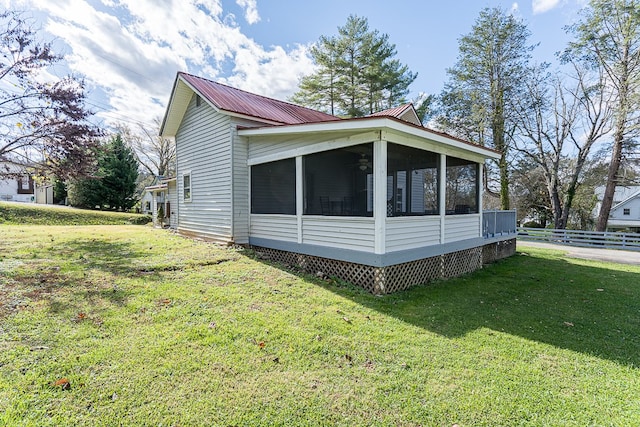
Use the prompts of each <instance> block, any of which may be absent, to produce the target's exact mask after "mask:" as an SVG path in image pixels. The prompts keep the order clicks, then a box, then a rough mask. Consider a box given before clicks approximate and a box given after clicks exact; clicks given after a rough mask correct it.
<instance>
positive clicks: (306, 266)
mask: <svg viewBox="0 0 640 427" xmlns="http://www.w3.org/2000/svg"><path fill="white" fill-rule="evenodd" d="M254 249H255V251H256V253H257V254H258V255H259V256H260V257H261V258H263V259H268V260H270V261H273V262H277V263H280V264H285V265H292V266H296V267H298V268H300V269H302V270H304V271H306V272H308V273H311V274H315V275H317V276H322V277H324V276H327V277H337V278H339V279H342V280H345V281H347V282H350V283H353V284H354V285H357V286H361V287H363V288H364V289H366V290H367V291H369V292H374V282H375V280H374V276H375V270H376V268H375V267H371V266H368V265H362V264H356V263H352V262H345V261H338V260H334V259H328V258H321V257H316V256H311V255H303V254H297V253H293V252H287V251H281V250H278V249H269V248H263V247H255V248H254Z"/></svg>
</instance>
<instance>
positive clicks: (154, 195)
mask: <svg viewBox="0 0 640 427" xmlns="http://www.w3.org/2000/svg"><path fill="white" fill-rule="evenodd" d="M142 205H143V206H142V212H143V213H146V214H150V215H151V217H152V218H153V225H154V226H156V227H165V226H168V227H169V228H171V229H176V228H177V226H178V218H177V215H176V210H175V209H176V207H177V206H178V197H177V191H176V179H175V178H164V177H162V178H160V179H158V181H157V183H156V184H155V185H151V186H149V187H145V189H144V195H143V197H142Z"/></svg>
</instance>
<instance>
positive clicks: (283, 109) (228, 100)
mask: <svg viewBox="0 0 640 427" xmlns="http://www.w3.org/2000/svg"><path fill="white" fill-rule="evenodd" d="M178 74H179V76H181V77H182V78H183V79H184V81H186V82H187V83H188V84H189V85H191V87H193V89H195V90H196V91H197V92H198V93H199V94H200V95H201V96H202V97H204V98H206V99H207V100H208V101H209V102H211V103H212V104H213V105H215V106H216V107H217V108H219V109H220V110H224V111H228V112H231V113H237V114H242V115H246V116H250V117H255V118H259V119H265V120H269V121H273V122H278V123H282V124H287V125H294V124H301V123H314V122H326V121H332V120H340V118H339V117H336V116H332V115H330V114H326V113H322V112H320V111H316V110H312V109H310V108H305V107H301V106H299V105H295V104H291V103H288V102H284V101H278V100H277V99H272V98H267V97H266V96H260V95H256V94H253V93H249V92H245V91H243V90H240V89H236V88H233V87H230V86H226V85H223V84H221V83H217V82H214V81H211V80H207V79H204V78H202V77H197V76H194V75H192V74H187V73H183V72H180V73H178Z"/></svg>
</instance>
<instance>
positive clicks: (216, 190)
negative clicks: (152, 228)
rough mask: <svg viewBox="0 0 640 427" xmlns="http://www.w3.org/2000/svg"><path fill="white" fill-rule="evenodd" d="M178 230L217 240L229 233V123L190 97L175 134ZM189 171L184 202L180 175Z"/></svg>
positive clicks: (223, 239) (228, 240) (225, 117)
mask: <svg viewBox="0 0 640 427" xmlns="http://www.w3.org/2000/svg"><path fill="white" fill-rule="evenodd" d="M176 149H177V159H178V162H177V163H178V170H177V186H178V212H179V220H178V221H179V223H178V229H179V230H180V231H184V232H189V233H195V234H198V235H200V236H202V237H206V238H209V239H213V240H216V241H219V242H230V241H231V240H232V235H231V230H232V229H231V202H232V197H231V123H230V118H229V116H226V115H222V114H218V113H216V112H215V111H214V110H213V109H212V108H211V107H210V106H209V105H208V104H206V103H202V104H201V105H200V106H196V103H195V97H193V98H192V100H191V102H190V103H189V107H188V108H187V112H186V113H185V116H184V119H183V121H182V123H181V125H180V128H179V129H178V132H177V133H176ZM185 173H190V174H191V201H190V202H189V201H184V197H183V194H184V193H183V191H184V189H183V184H184V183H183V176H184V174H185Z"/></svg>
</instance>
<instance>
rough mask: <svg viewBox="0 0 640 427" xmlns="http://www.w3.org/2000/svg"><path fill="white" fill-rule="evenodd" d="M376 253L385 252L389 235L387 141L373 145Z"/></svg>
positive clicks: (376, 142)
mask: <svg viewBox="0 0 640 427" xmlns="http://www.w3.org/2000/svg"><path fill="white" fill-rule="evenodd" d="M373 222H374V253H376V254H383V253H384V252H385V239H386V234H387V230H386V229H387V141H381V140H379V141H375V142H374V143H373Z"/></svg>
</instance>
